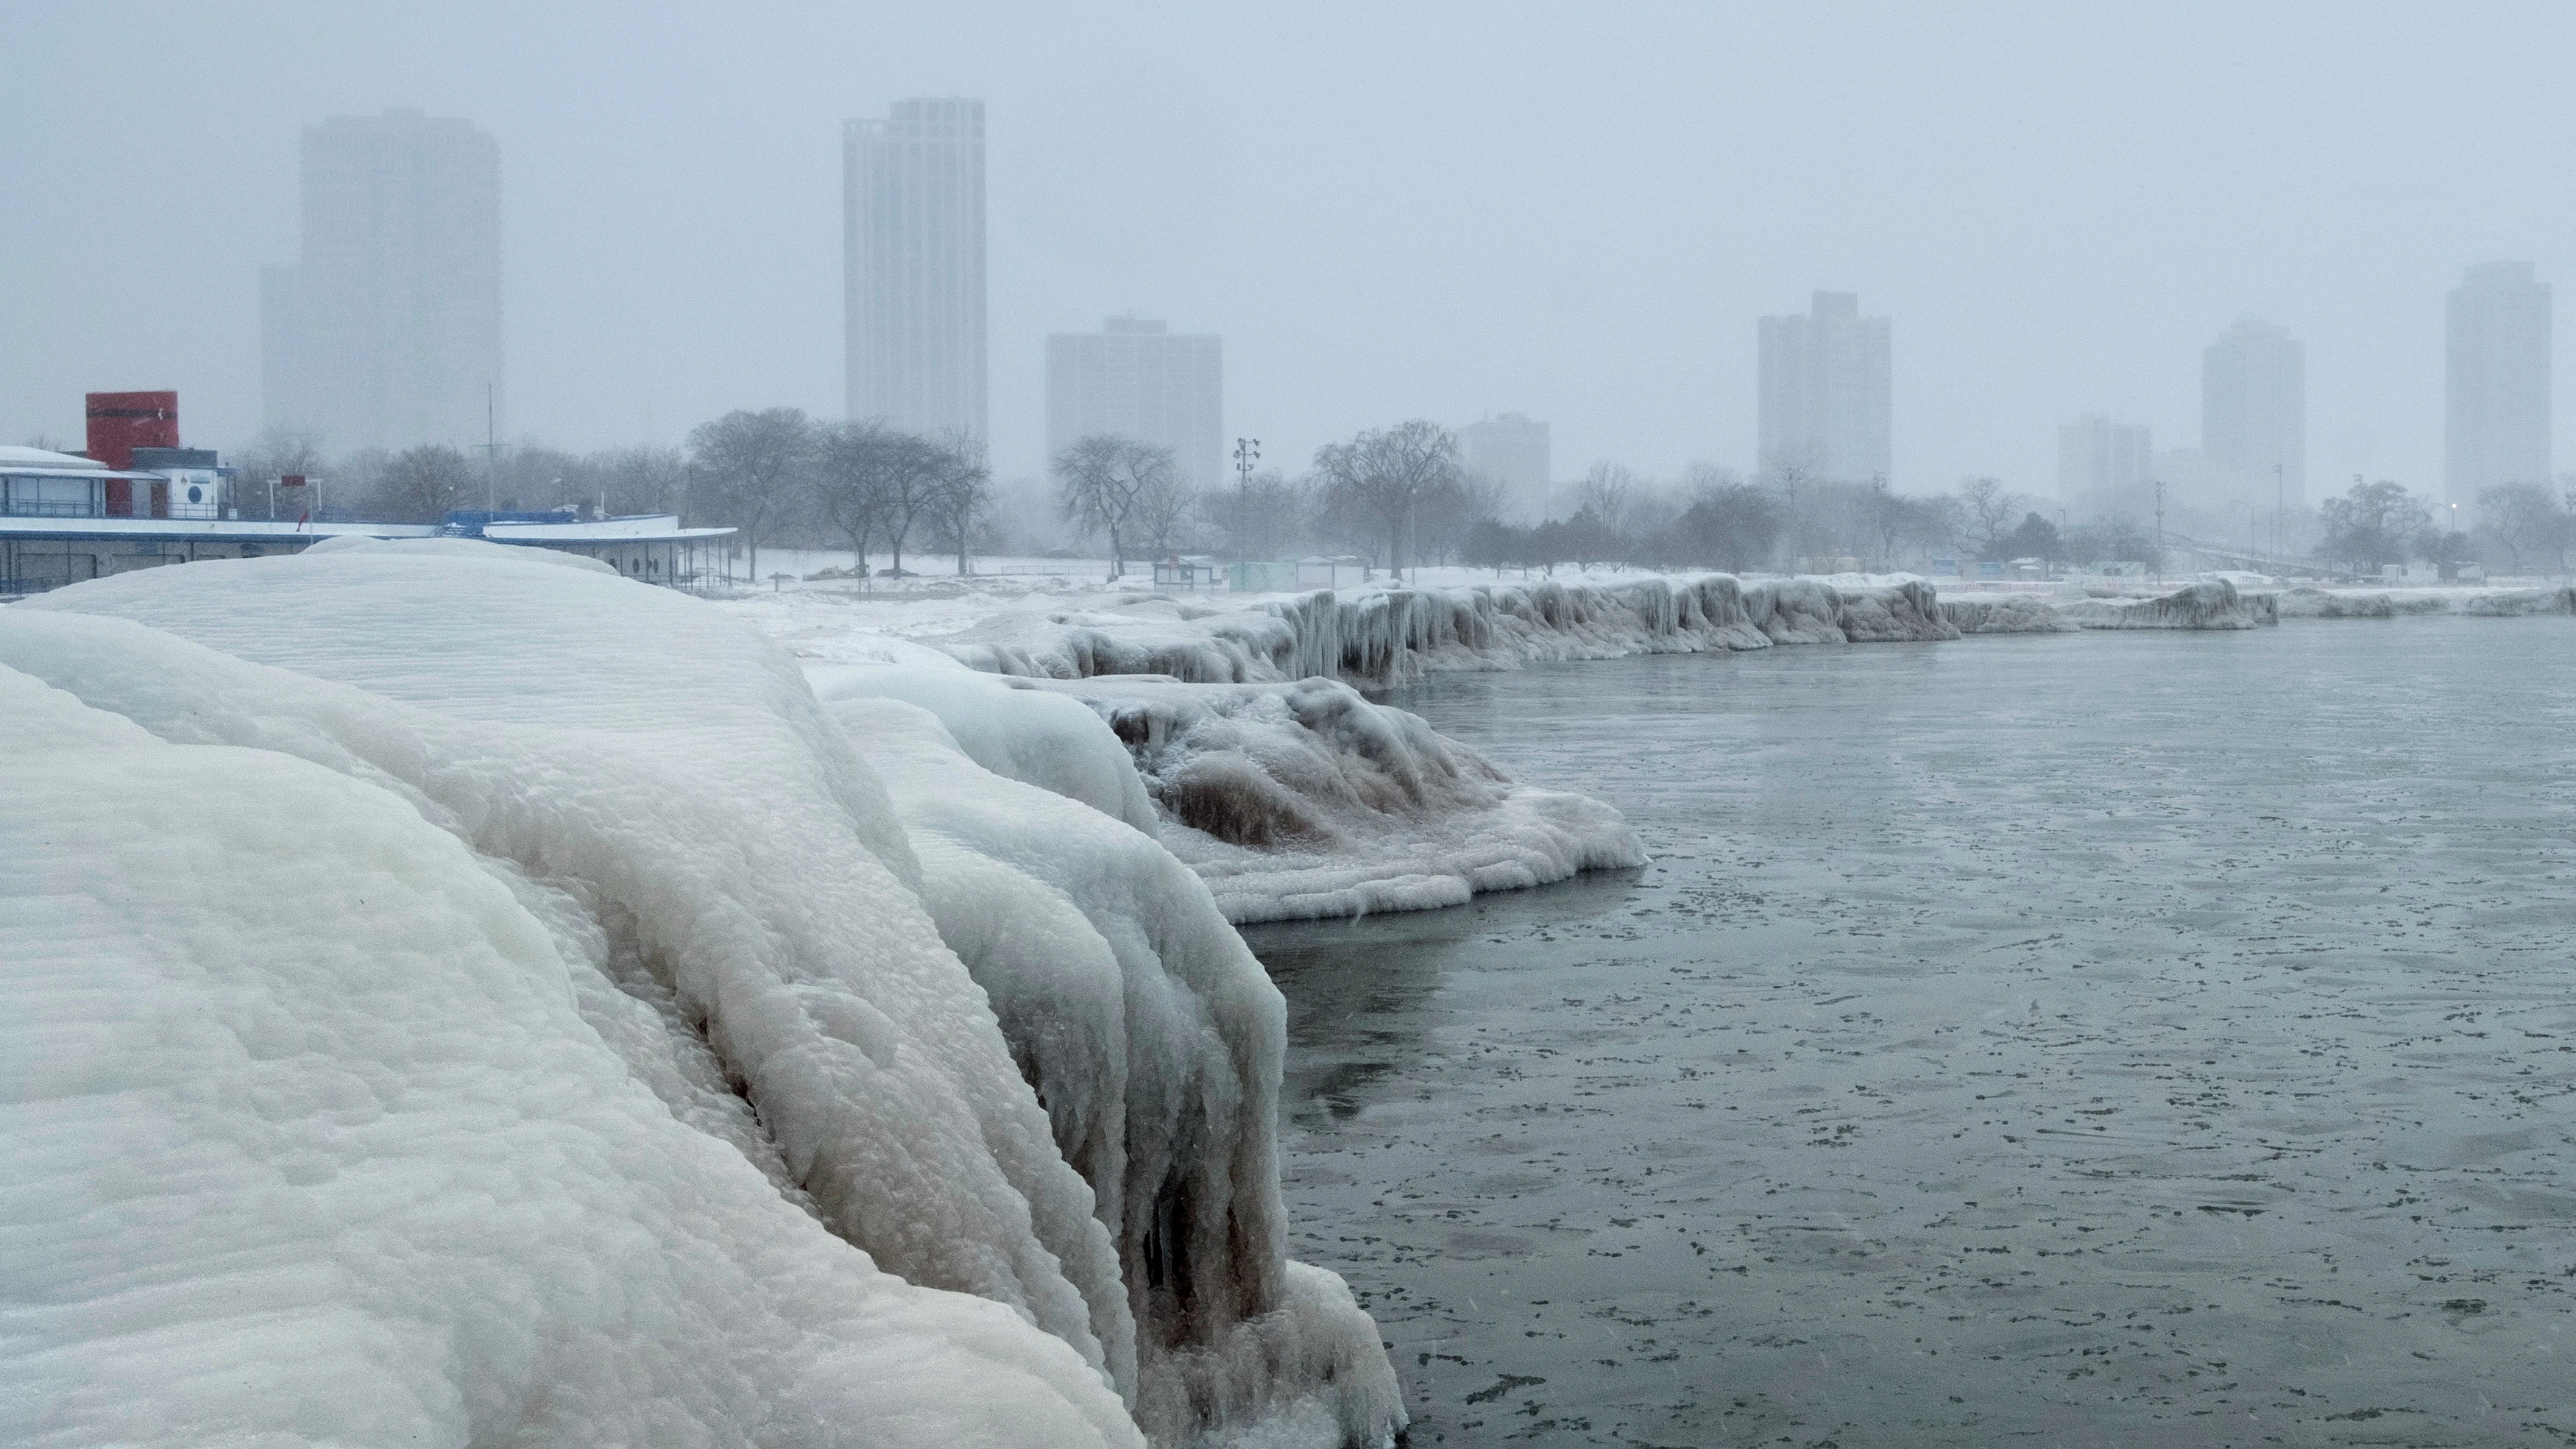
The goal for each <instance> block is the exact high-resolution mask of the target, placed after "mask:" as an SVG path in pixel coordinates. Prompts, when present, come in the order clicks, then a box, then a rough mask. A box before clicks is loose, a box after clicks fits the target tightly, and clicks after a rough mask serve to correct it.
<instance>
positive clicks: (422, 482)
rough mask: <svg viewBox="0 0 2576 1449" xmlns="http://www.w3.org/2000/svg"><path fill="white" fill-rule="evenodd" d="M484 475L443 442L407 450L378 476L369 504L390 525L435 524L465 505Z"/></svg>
mask: <svg viewBox="0 0 2576 1449" xmlns="http://www.w3.org/2000/svg"><path fill="white" fill-rule="evenodd" d="M481 479H482V474H481V472H480V471H479V470H478V469H476V468H475V467H474V465H473V464H471V463H469V462H467V461H466V459H465V455H464V454H463V453H460V452H458V451H457V450H456V449H454V448H451V447H448V446H447V445H446V444H444V443H431V444H427V445H424V446H422V447H418V448H406V449H404V450H403V451H402V452H399V453H396V454H394V455H393V456H392V457H390V458H388V459H386V460H385V464H384V467H383V468H382V469H380V470H379V471H378V472H377V473H376V479H375V488H374V490H373V492H372V495H371V497H370V500H369V503H370V508H371V510H372V511H374V512H376V513H377V514H378V515H379V516H381V517H382V518H383V519H384V520H385V521H386V522H388V523H436V522H438V521H439V520H440V519H442V518H445V517H446V516H447V514H448V512H449V510H451V509H455V508H459V507H462V506H463V505H464V502H465V497H466V490H467V489H468V487H469V486H471V485H473V484H476V483H479V482H480V481H481Z"/></svg>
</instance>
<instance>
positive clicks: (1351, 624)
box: [919, 574, 1959, 688]
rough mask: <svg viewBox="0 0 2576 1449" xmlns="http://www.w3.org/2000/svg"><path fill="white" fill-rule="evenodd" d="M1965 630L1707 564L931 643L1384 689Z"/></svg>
mask: <svg viewBox="0 0 2576 1449" xmlns="http://www.w3.org/2000/svg"><path fill="white" fill-rule="evenodd" d="M1958 637H1959V630H1958V628H1957V626H1955V625H1953V624H1952V623H1950V622H1949V621H1948V620H1947V619H1945V618H1944V617H1943V616H1942V613H1941V610H1940V607H1939V601H1938V599H1937V598H1936V596H1935V594H1934V592H1933V589H1932V586H1931V585H1930V584H1928V583H1924V582H1923V581H1921V580H1916V579H1906V580H1899V581H1896V582H1892V583H1882V584H1868V585H1850V584H1833V583H1828V582H1825V581H1823V580H1821V579H1775V580H1766V581H1763V582H1759V583H1750V584H1748V583H1745V582H1743V581H1741V580H1739V579H1737V578H1735V577H1734V576H1732V575H1729V574H1705V575H1699V576H1695V577H1689V578H1664V577H1659V576H1650V577H1645V578H1639V579H1628V580H1620V581H1617V582H1609V583H1597V582H1580V583H1572V582H1569V583H1556V582H1542V583H1533V584H1477V585H1474V586H1472V587H1466V588H1423V589H1406V588H1384V589H1364V590H1359V591H1355V592H1349V593H1339V594H1337V593H1334V592H1331V591H1321V592H1316V593H1310V594H1301V595H1296V596H1293V597H1285V598H1281V597H1272V598H1265V599H1262V600H1259V601H1257V602H1248V603H1244V604H1231V603H1229V604H1227V605H1224V606H1219V605H1215V604H1202V603H1198V602H1195V601H1186V600H1178V599H1171V598H1166V597H1162V596H1157V595H1143V596H1134V597H1131V598H1128V599H1124V600H1120V601H1118V602H1115V603H1110V604H1107V605H1105V606H1103V607H1098V608H1090V609H1063V610H1052V611H1046V612H1030V611H1020V612H1010V613H1004V614H999V615H996V616H995V617H993V618H991V619H988V620H985V621H983V622H981V623H978V624H976V625H974V626H973V627H970V628H967V629H964V630H961V631H959V632H956V633H953V634H947V635H941V636H936V637H930V638H924V639H922V640H920V641H919V642H921V643H924V644H928V645H930V646H932V647H934V648H938V649H941V650H944V651H946V652H947V653H948V654H950V655H951V656H953V657H955V658H957V659H958V660H960V661H962V662H964V663H966V664H968V665H971V666H972V667H974V668H977V669H981V670H986V671H988V672H991V673H996V674H1014V675H1021V676H1026V677H1032V678H1040V679H1087V678H1091V677H1093V676H1095V675H1103V674H1158V675H1166V676H1169V677H1171V678H1173V679H1177V680H1180V681H1182V682H1184V683H1191V684H1243V683H1254V682H1277V681H1286V680H1295V679H1305V678H1309V677H1316V676H1321V677H1323V678H1327V679H1340V680H1344V681H1347V682H1350V683H1353V684H1357V685H1360V686H1362V687H1364V688H1386V687H1389V686H1392V685H1396V684H1400V683H1403V682H1404V681H1405V680H1408V679H1411V678H1414V677H1416V676H1418V675H1420V674H1421V673H1423V672H1424V671H1426V670H1442V669H1508V668H1512V667H1515V666H1517V665H1520V664H1525V663H1533V662H1537V661H1541V660H1558V659H1609V658H1618V657H1621V656H1625V655H1630V654H1673V653H1700V652H1706V651H1713V650H1742V649H1767V648H1769V647H1771V646H1773V645H1775V644H1843V643H1861V642H1888V641H1899V640H1929V639H1956V638H1958Z"/></svg>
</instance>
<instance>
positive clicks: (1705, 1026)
mask: <svg viewBox="0 0 2576 1449" xmlns="http://www.w3.org/2000/svg"><path fill="white" fill-rule="evenodd" d="M2571 660H2576V620H2568V619H2554V618H2549V619H2502V620H2497V619H2447V618H2433V619H2413V620H2399V621H2393V622H2337V623H2303V624H2297V623H2294V624H2292V625H2289V626H2285V627H2282V628H2278V629H2266V630H2262V631H2259V632H2254V633H2241V634H2207V635H2144V634H2141V635H2128V636H2105V635H2065V636H2054V637H2040V638H2002V639H1971V640H1967V641H1964V642H1960V643H1955V644H1938V645H1868V646H1859V647H1853V648H1806V649H1774V650H1768V651H1764V652H1761V653H1757V654H1749V655H1735V656H1719V657H1714V658H1709V657H1664V658H1647V659H1632V660H1620V661H1612V662H1603V663H1584V664H1568V665H1558V666H1547V667H1541V668H1533V669H1530V670H1526V671H1523V672H1518V673H1511V674H1494V675H1463V676H1461V675H1452V676H1443V677H1440V678H1436V679H1434V680H1432V681H1430V682H1428V683H1426V684H1424V685H1422V686H1420V687H1418V688H1414V689H1410V690H1407V691H1404V692H1402V693H1400V694H1398V695H1396V696H1394V698H1393V700H1392V702H1394V703H1396V704H1399V705H1401V706H1402V707H1404V708H1406V709H1410V710H1413V711H1415V712H1416V713H1419V714H1421V715H1423V716H1424V717H1425V718H1427V719H1429V720H1430V721H1431V722H1432V724H1433V725H1434V726H1436V727H1437V728H1439V729H1441V730H1442V731H1444V732H1446V733H1448V734H1451V735H1454V736H1457V737H1459V738H1461V739H1465V740H1468V741H1470V742H1472V743H1473V744H1475V745H1476V746H1477V747H1478V748H1480V749H1482V750H1483V751H1485V752H1486V753H1487V754H1488V755H1489V756H1490V757H1491V758H1493V759H1494V760H1495V762H1496V763H1498V764H1499V765H1501V766H1502V767H1503V768H1504V769H1506V770H1508V771H1509V772H1511V773H1512V774H1513V775H1515V776H1516V777H1519V778H1521V779H1524V780H1528V781H1531V782H1533V783H1538V784H1546V785H1553V786H1558V787H1562V788H1569V789H1578V790H1582V791H1586V792H1588V793H1591V794H1595V795H1598V796H1601V797H1603V798H1605V799H1607V800H1609V801H1611V802H1612V803H1614V804H1616V805H1617V806H1618V807H1619V808H1620V809H1622V810H1624V811H1626V812H1627V814H1628V817H1629V818H1630V819H1631V820H1632V821H1633V822H1635V823H1636V825H1637V826H1638V828H1639V829H1640V830H1641V831H1642V832H1643V834H1644V835H1645V838H1646V841H1647V845H1648V848H1649V849H1650V850H1652V851H1653V852H1654V855H1655V857H1656V861H1655V864H1654V865H1652V866H1650V867H1648V868H1646V869H1645V870H1643V871H1633V872H1623V873H1619V874H1617V875H1613V876H1594V877H1589V878H1586V879H1584V880H1582V881H1578V882H1574V883H1570V884H1567V885H1564V886H1557V887H1551V888H1548V889H1545V890H1539V891H1530V892H1522V893H1519V894H1515V895H1504V896H1490V897H1485V898H1483V899H1481V900H1480V901H1479V902H1478V903H1476V904H1474V905H1472V906H1467V907H1462V908H1459V909H1457V910H1453V911H1445V912H1429V913H1422V914H1415V915H1404V916H1386V917H1379V918H1376V919H1371V920H1366V921H1362V922H1358V923H1346V922H1345V923H1332V924H1322V925H1295V926H1272V927H1262V928H1257V929H1255V930H1252V931H1248V932H1247V933H1246V935H1247V937H1248V938H1249V939H1250V940H1251V941H1252V943H1253V947H1254V949H1255V950H1256V951H1258V952H1259V953H1260V955H1261V957H1262V959H1263V960H1264V961H1265V962H1267V963H1268V964H1269V966H1270V969H1271V971H1272V973H1273V974H1274V976H1275V977H1276V978H1277V980H1278V982H1279V985H1280V987H1281V989H1282V990H1283V991H1284V992H1285V993H1286V994H1287V997H1288V1001H1289V1007H1290V1026H1289V1055H1288V1082H1287V1090H1286V1092H1285V1094H1284V1097H1283V1106H1282V1113H1283V1116H1284V1117H1285V1119H1286V1120H1285V1122H1284V1123H1283V1146H1282V1154H1283V1156H1282V1168H1283V1174H1284V1177H1285V1181H1286V1190H1287V1195H1288V1199H1289V1208H1290V1221H1291V1223H1292V1224H1295V1225H1296V1227H1295V1230H1294V1231H1295V1233H1296V1236H1295V1237H1294V1238H1293V1239H1292V1241H1291V1244H1290V1248H1291V1251H1292V1253H1293V1254H1294V1255H1295V1256H1298V1257H1301V1258H1306V1259H1309V1260H1311V1261H1313V1262H1317V1263H1321V1264H1324V1265H1326V1266H1329V1267H1332V1268H1334V1269H1337V1270H1339V1271H1340V1272H1342V1273H1343V1274H1344V1275H1345V1276H1347V1277H1348V1278H1349V1280H1350V1282H1351V1285H1352V1287H1353V1288H1354V1289H1355V1290H1356V1291H1357V1292H1358V1293H1359V1294H1360V1297H1361V1299H1362V1301H1363V1303H1365V1305H1366V1306H1367V1307H1368V1308H1369V1309H1370V1311H1371V1312H1373V1313H1374V1314H1376V1315H1377V1320H1378V1323H1379V1325H1380V1327H1381V1328H1382V1329H1383V1330H1384V1333H1385V1337H1386V1338H1387V1339H1388V1340H1389V1341H1390V1342H1391V1343H1393V1344H1394V1346H1395V1355H1396V1362H1397V1368H1398V1372H1399V1373H1400V1374H1402V1375H1403V1376H1404V1378H1405V1381H1406V1398H1407V1403H1408V1407H1409V1408H1410V1410H1411V1412H1412V1414H1413V1416H1414V1429H1413V1432H1412V1434H1411V1443H1413V1444H1414V1445H1417V1446H1420V1445H1429V1444H1442V1445H1483V1444H1504V1443H1529V1442H1537V1443H1547V1444H1633V1445H1717V1444H1728V1445H1732V1444H1748V1445H1749V1444H1794V1445H1824V1444H1834V1445H1840V1446H1844V1449H1855V1446H1860V1445H1990V1444H2052V1445H2053V1444H2064V1445H2097V1444H2123V1445H2126V1444H2138V1445H2168V1444H2171V1445H2202V1444H2210V1445H2217V1444H2246V1445H2259V1444H2404V1445H2504V1444H2515V1445H2519V1444H2531V1445H2552V1446H2562V1449H2563V1446H2565V1445H2567V1444H2569V1443H2570V1442H2576V1331H2571V1328H2576V1156H2571V1150H2570V1149H2571V1143H2572V1142H2576V962H2571V954H2572V953H2576V931H2571V928H2576V837H2571V831H2570V826H2571V823H2576V672H2571V668H2570V661H2571Z"/></svg>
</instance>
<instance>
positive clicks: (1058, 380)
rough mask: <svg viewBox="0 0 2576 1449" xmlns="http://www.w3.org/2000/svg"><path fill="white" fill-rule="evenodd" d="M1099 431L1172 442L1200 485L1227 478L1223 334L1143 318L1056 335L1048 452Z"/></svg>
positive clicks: (1189, 476) (1186, 473)
mask: <svg viewBox="0 0 2576 1449" xmlns="http://www.w3.org/2000/svg"><path fill="white" fill-rule="evenodd" d="M1093 433H1114V434H1116V435H1118V436H1119V437H1122V438H1134V439H1136V440H1138V441H1139V442H1146V443H1158V444H1160V445H1162V446H1163V447H1166V448H1169V449H1171V450H1172V457H1173V458H1174V460H1175V461H1177V462H1178V463H1179V465H1180V472H1181V477H1182V479H1183V481H1185V482H1186V483H1188V484H1189V486H1191V487H1193V488H1210V487H1214V486H1216V485H1217V484H1218V483H1219V482H1222V481H1226V480H1227V474H1226V472H1225V467H1226V462H1225V459H1226V444H1225V355H1224V345H1223V343H1222V341H1221V340H1220V339H1218V338H1215V337H1209V336H1185V335H1182V334H1179V333H1175V332H1173V331H1172V330H1171V329H1170V328H1169V327H1167V326H1165V325H1164V324H1162V323H1160V322H1154V321H1148V320H1146V319H1144V318H1140V317H1112V318H1110V319H1109V320H1108V321H1107V322H1105V323H1103V324H1102V325H1101V328H1100V330H1099V331H1097V332H1059V333H1056V334H1054V335H1052V336H1050V337H1048V338H1047V456H1048V457H1049V458H1053V457H1054V456H1055V454H1056V453H1057V451H1058V450H1060V449H1062V448H1063V447H1064V446H1065V445H1066V444H1068V443H1070V442H1072V441H1073V440H1074V439H1076V438H1081V437H1088V436H1089V435H1091V434H1093Z"/></svg>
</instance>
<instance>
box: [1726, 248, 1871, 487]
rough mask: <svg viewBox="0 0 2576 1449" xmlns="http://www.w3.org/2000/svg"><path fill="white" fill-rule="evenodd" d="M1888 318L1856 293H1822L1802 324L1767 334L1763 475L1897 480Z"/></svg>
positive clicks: (1770, 328)
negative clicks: (1866, 309) (1864, 310)
mask: <svg viewBox="0 0 2576 1449" xmlns="http://www.w3.org/2000/svg"><path fill="white" fill-rule="evenodd" d="M1887 371H1888V329H1887V319H1886V318H1884V317H1863V316H1862V315H1860V295H1859V294H1858V293H1856V292H1818V293H1816V294H1815V299H1814V301H1813V303H1812V304H1811V306H1810V309H1809V311H1808V312H1807V314H1806V315H1804V316H1794V315H1793V316H1787V317H1765V318H1763V319H1762V328H1761V394H1762V396H1761V420H1760V428H1759V444H1760V447H1761V450H1762V456H1761V458H1760V459H1759V460H1758V461H1759V466H1760V467H1761V469H1762V471H1764V472H1766V473H1779V472H1782V471H1785V470H1790V469H1795V470H1797V471H1799V472H1801V473H1803V474H1804V475H1805V476H1807V477H1810V478H1826V479H1832V480H1834V481H1837V482H1844V483H1867V482H1870V481H1872V480H1873V479H1878V478H1887V477H1890V476H1891V459H1892V456H1893V443H1892V439H1893V432H1894V430H1893V426H1892V424H1891V413H1890V408H1889V399H1888V385H1887Z"/></svg>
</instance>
